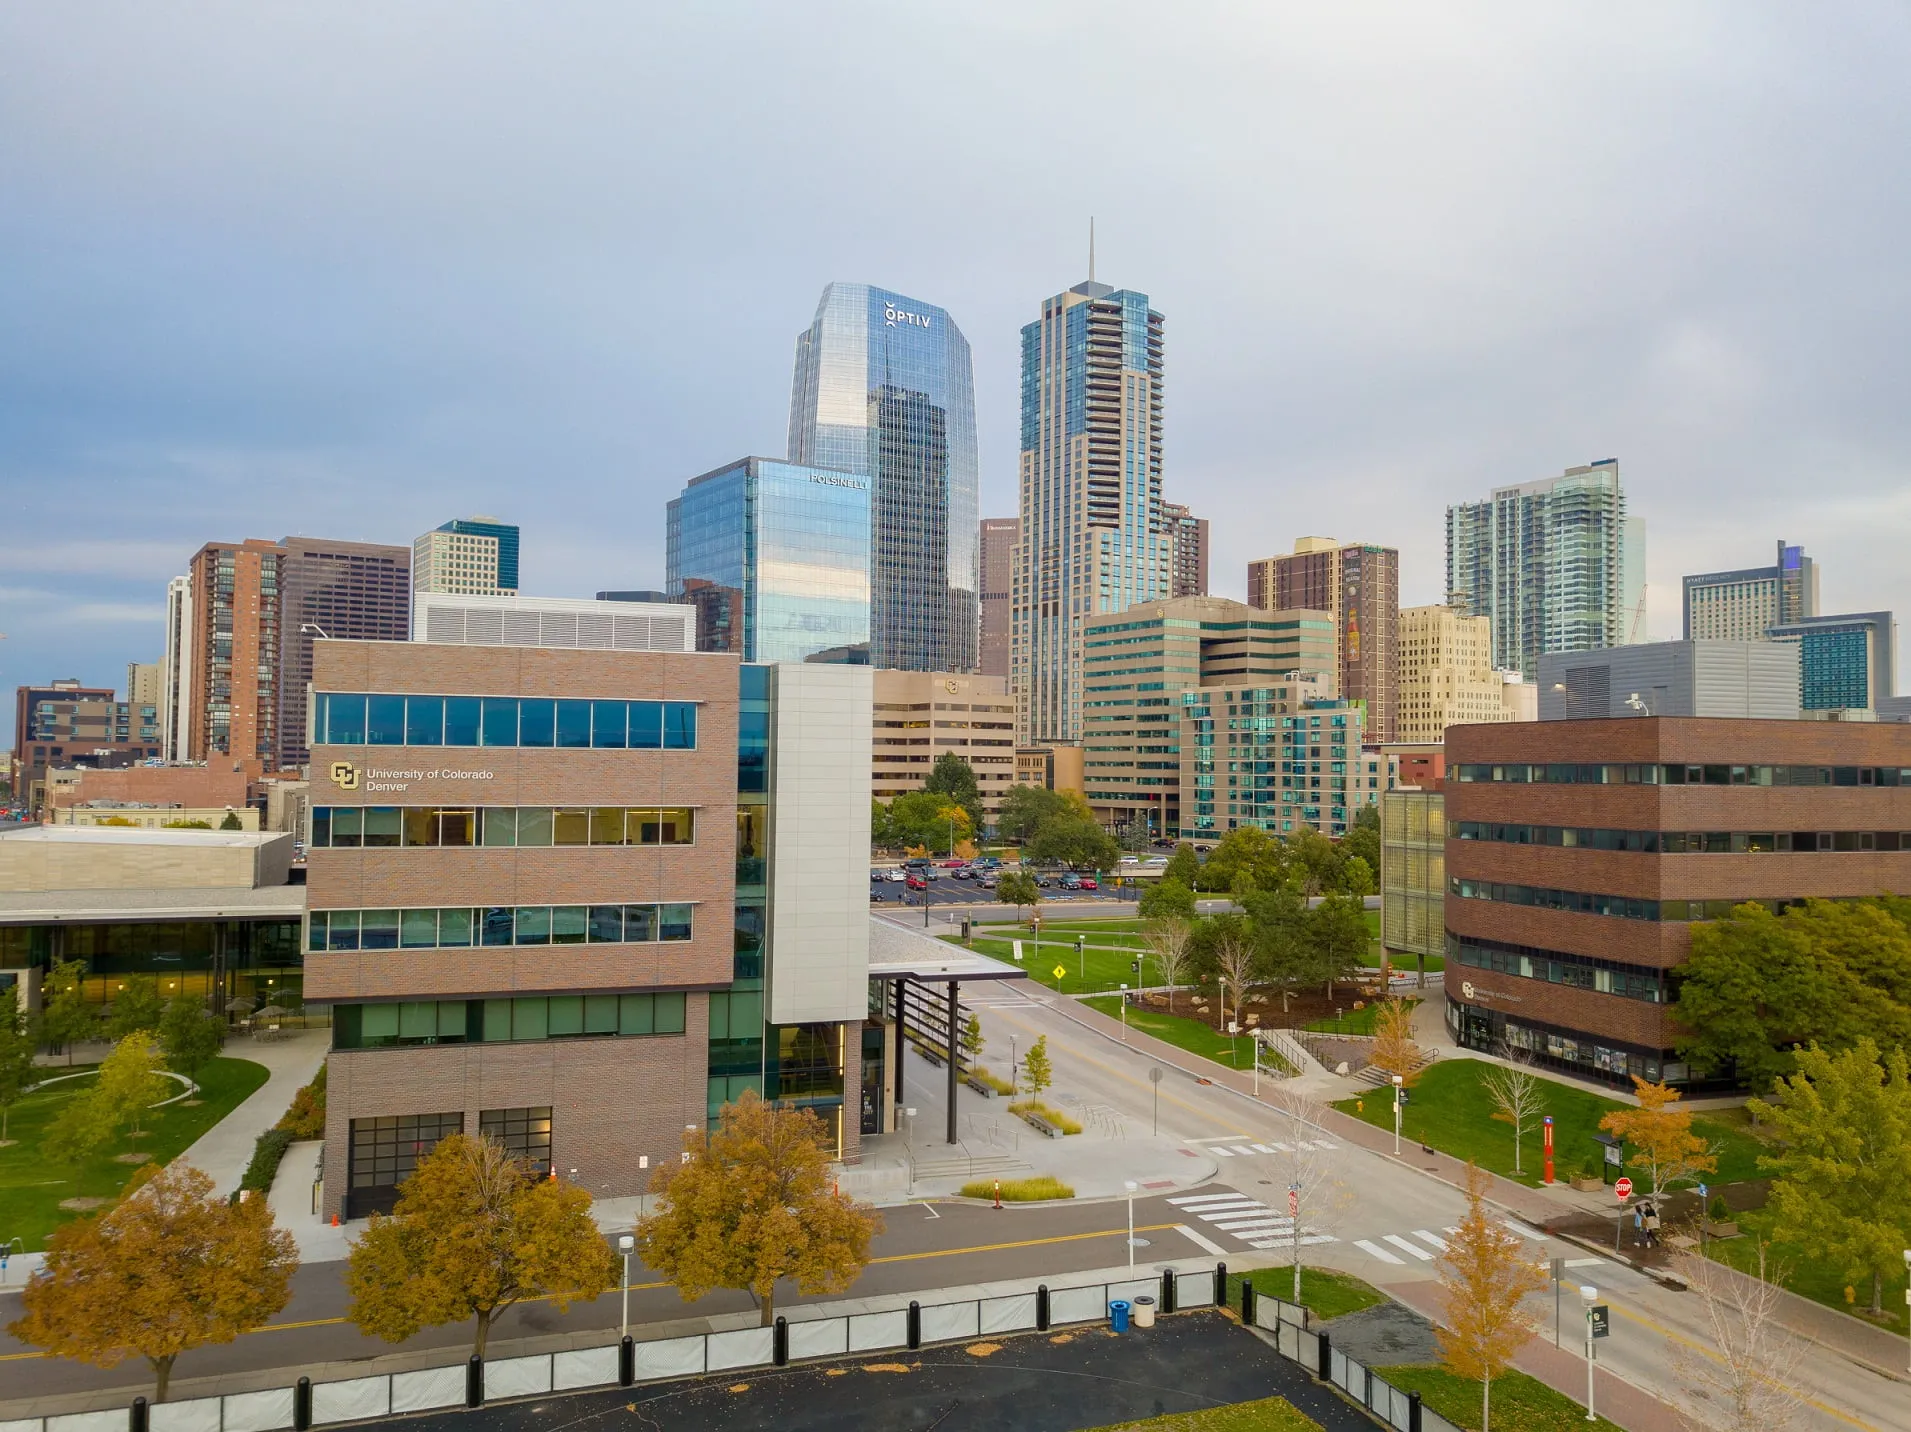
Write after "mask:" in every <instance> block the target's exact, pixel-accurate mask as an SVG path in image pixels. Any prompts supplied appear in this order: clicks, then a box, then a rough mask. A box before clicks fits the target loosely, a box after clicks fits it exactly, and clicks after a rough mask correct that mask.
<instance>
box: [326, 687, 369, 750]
mask: <svg viewBox="0 0 1911 1432" xmlns="http://www.w3.org/2000/svg"><path fill="white" fill-rule="evenodd" d="M325 740H326V742H327V744H329V745H333V746H362V745H364V744H365V698H364V697H363V696H344V695H337V694H334V695H331V696H328V697H326V698H325Z"/></svg>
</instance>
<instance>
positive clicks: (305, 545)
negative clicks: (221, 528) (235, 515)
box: [268, 537, 412, 771]
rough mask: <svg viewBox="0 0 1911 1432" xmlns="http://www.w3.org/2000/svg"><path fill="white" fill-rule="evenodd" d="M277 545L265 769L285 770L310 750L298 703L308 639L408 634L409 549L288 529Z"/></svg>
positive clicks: (305, 683) (307, 684)
mask: <svg viewBox="0 0 1911 1432" xmlns="http://www.w3.org/2000/svg"><path fill="white" fill-rule="evenodd" d="M279 545H280V547H281V548H283V549H284V553H285V555H284V557H282V558H281V559H280V566H279V588H280V604H281V606H280V610H281V613H282V618H281V621H280V624H279V721H278V749H277V750H276V751H275V752H274V753H273V755H272V758H271V760H270V762H269V764H268V769H274V770H281V771H289V770H294V769H296V768H298V767H300V766H303V765H304V764H305V763H306V761H308V760H309V759H310V758H311V753H310V752H309V751H308V750H307V748H306V741H305V707H306V693H307V692H308V691H309V690H310V689H311V685H312V643H313V641H315V640H316V639H317V638H319V637H320V636H328V637H332V638H334V639H335V640H340V641H404V640H405V639H406V638H407V637H409V636H410V635H411V558H412V549H410V548H406V547H390V546H385V545H383V544H380V543H374V542H334V541H331V540H329V539H327V538H323V537H287V538H286V539H284V541H282V542H281V543H280V544H279Z"/></svg>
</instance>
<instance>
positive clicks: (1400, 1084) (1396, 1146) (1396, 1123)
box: [1393, 1074, 1407, 1158]
mask: <svg viewBox="0 0 1911 1432" xmlns="http://www.w3.org/2000/svg"><path fill="white" fill-rule="evenodd" d="M1406 1091H1407V1081H1406V1079H1405V1077H1404V1076H1402V1075H1399V1074H1396V1075H1394V1076H1393V1156H1394V1157H1395V1158H1399V1157H1400V1115H1401V1106H1400V1096H1401V1095H1402V1094H1404V1093H1406Z"/></svg>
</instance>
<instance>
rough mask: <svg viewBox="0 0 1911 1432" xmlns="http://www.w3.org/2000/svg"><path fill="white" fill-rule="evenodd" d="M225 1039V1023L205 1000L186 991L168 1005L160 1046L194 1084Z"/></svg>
mask: <svg viewBox="0 0 1911 1432" xmlns="http://www.w3.org/2000/svg"><path fill="white" fill-rule="evenodd" d="M225 1042H226V1030H225V1025H224V1024H222V1023H221V1022H220V1020H219V1019H218V1018H217V1017H216V1016H215V1015H214V1014H213V1013H212V1011H211V1010H209V1009H207V1008H206V1006H205V1002H204V1001H203V1000H197V999H193V998H192V997H191V996H189V995H183V994H182V995H176V996H175V997H174V998H173V999H172V1000H171V1001H170V1002H169V1003H168V1004H167V1005H166V1012H165V1014H164V1015H162V1016H161V1017H160V1021H159V1047H160V1048H161V1049H163V1050H165V1051H166V1062H167V1063H168V1064H170V1065H171V1066H172V1067H173V1068H174V1069H176V1070H178V1071H179V1072H180V1073H181V1074H184V1075H185V1076H186V1077H187V1078H188V1079H191V1080H192V1081H193V1082H194V1083H197V1082H198V1076H199V1071H200V1070H201V1069H203V1068H205V1066H206V1061H207V1060H209V1059H211V1058H212V1057H213V1056H214V1055H216V1054H217V1053H218V1052H219V1051H220V1049H221V1048H222V1047H224V1045H225Z"/></svg>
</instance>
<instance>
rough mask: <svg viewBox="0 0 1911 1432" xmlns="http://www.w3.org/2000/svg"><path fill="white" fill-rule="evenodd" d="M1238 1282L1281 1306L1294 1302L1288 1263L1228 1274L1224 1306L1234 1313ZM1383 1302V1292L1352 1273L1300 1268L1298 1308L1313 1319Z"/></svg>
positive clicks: (1355, 1310) (1338, 1314)
mask: <svg viewBox="0 0 1911 1432" xmlns="http://www.w3.org/2000/svg"><path fill="white" fill-rule="evenodd" d="M1242 1283H1252V1284H1253V1285H1254V1291H1255V1292H1257V1293H1259V1294H1260V1295H1261V1296H1262V1297H1264V1298H1279V1299H1280V1300H1281V1301H1282V1302H1284V1303H1291V1302H1293V1301H1294V1269H1293V1265H1292V1264H1290V1265H1289V1266H1287V1267H1285V1268H1256V1269H1255V1270H1254V1271H1253V1272H1252V1273H1248V1274H1246V1275H1245V1276H1243V1275H1241V1274H1238V1273H1230V1274H1228V1306H1229V1307H1230V1308H1233V1309H1235V1310H1236V1311H1237V1312H1238V1311H1239V1310H1240V1307H1241V1284H1242ZM1386 1301H1387V1295H1386V1294H1385V1293H1383V1292H1381V1291H1380V1290H1379V1289H1378V1288H1375V1287H1373V1286H1371V1285H1370V1284H1367V1283H1363V1282H1361V1281H1360V1279H1358V1278H1356V1277H1355V1276H1354V1275H1353V1274H1352V1273H1336V1272H1335V1271H1334V1270H1333V1269H1331V1268H1310V1267H1308V1266H1307V1265H1306V1264H1305V1263H1303V1264H1302V1265H1301V1306H1302V1307H1303V1308H1306V1309H1307V1310H1308V1311H1309V1312H1310V1313H1312V1314H1313V1315H1314V1316H1315V1317H1317V1318H1321V1319H1323V1320H1324V1319H1327V1318H1338V1317H1340V1316H1341V1315H1342V1314H1345V1313H1357V1312H1359V1311H1360V1310H1361V1309H1363V1308H1371V1307H1373V1306H1374V1305H1375V1304H1377V1303H1384V1302H1386Z"/></svg>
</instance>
